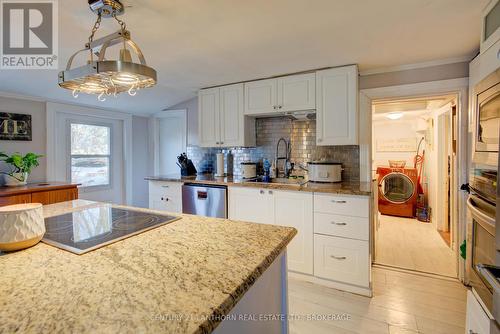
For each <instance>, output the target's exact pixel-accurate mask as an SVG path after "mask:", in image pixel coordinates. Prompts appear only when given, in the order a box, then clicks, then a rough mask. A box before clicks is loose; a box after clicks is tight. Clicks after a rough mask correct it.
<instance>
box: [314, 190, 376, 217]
mask: <svg viewBox="0 0 500 334" xmlns="http://www.w3.org/2000/svg"><path fill="white" fill-rule="evenodd" d="M369 210H370V202H369V197H367V196H359V197H358V196H337V195H334V196H332V195H325V194H314V211H315V212H323V213H332V214H334V215H343V216H355V217H366V218H368V217H369V213H370V212H369Z"/></svg>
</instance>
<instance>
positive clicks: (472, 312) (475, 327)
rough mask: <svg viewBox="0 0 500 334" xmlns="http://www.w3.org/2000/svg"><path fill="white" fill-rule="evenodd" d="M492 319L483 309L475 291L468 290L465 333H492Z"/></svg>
mask: <svg viewBox="0 0 500 334" xmlns="http://www.w3.org/2000/svg"><path fill="white" fill-rule="evenodd" d="M490 326H491V319H490V317H489V316H488V314H486V312H485V311H484V310H483V307H482V306H481V304H479V302H478V300H477V299H476V297H475V296H474V293H473V292H472V291H471V290H469V291H467V316H466V323H465V328H466V330H465V333H467V334H490V333H491V331H490Z"/></svg>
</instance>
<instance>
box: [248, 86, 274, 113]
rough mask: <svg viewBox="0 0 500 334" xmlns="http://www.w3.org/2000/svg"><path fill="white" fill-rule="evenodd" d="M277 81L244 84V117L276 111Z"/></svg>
mask: <svg viewBox="0 0 500 334" xmlns="http://www.w3.org/2000/svg"><path fill="white" fill-rule="evenodd" d="M277 108H278V81H277V80H276V79H267V80H259V81H253V82H247V83H245V115H252V116H255V115H262V114H269V113H272V112H273V111H277Z"/></svg>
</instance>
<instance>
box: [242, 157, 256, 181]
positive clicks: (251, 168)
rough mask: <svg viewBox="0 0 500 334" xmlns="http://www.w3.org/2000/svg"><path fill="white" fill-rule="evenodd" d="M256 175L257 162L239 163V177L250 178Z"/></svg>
mask: <svg viewBox="0 0 500 334" xmlns="http://www.w3.org/2000/svg"><path fill="white" fill-rule="evenodd" d="M256 176H257V164H256V163H255V162H249V161H246V162H242V163H241V177H242V178H244V179H252V178H255V177H256Z"/></svg>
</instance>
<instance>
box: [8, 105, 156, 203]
mask: <svg viewBox="0 0 500 334" xmlns="http://www.w3.org/2000/svg"><path fill="white" fill-rule="evenodd" d="M46 110H47V106H46V102H44V101H32V100H29V99H23V98H11V97H1V96H0V111H2V112H13V113H21V114H30V115H32V118H31V125H32V137H33V140H32V141H5V140H1V141H0V152H7V153H13V152H20V153H23V154H25V153H27V152H35V153H38V154H43V155H45V154H46V153H47V118H46ZM99 112H101V113H102V112H106V111H105V110H99ZM151 157H152V154H150V151H149V128H148V118H147V117H135V116H134V117H132V177H133V180H132V205H134V206H141V207H147V206H148V201H149V199H148V184H147V182H146V181H145V180H144V177H146V176H148V175H150V174H152V158H151ZM8 170H9V168H8V166H6V165H5V164H0V171H8ZM0 180H1V181H0V184H3V178H2V177H0ZM37 181H53V180H47V161H46V159H45V157H43V158H41V159H40V166H39V167H37V168H35V169H34V170H33V172H32V174H31V176H30V180H29V182H37Z"/></svg>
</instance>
